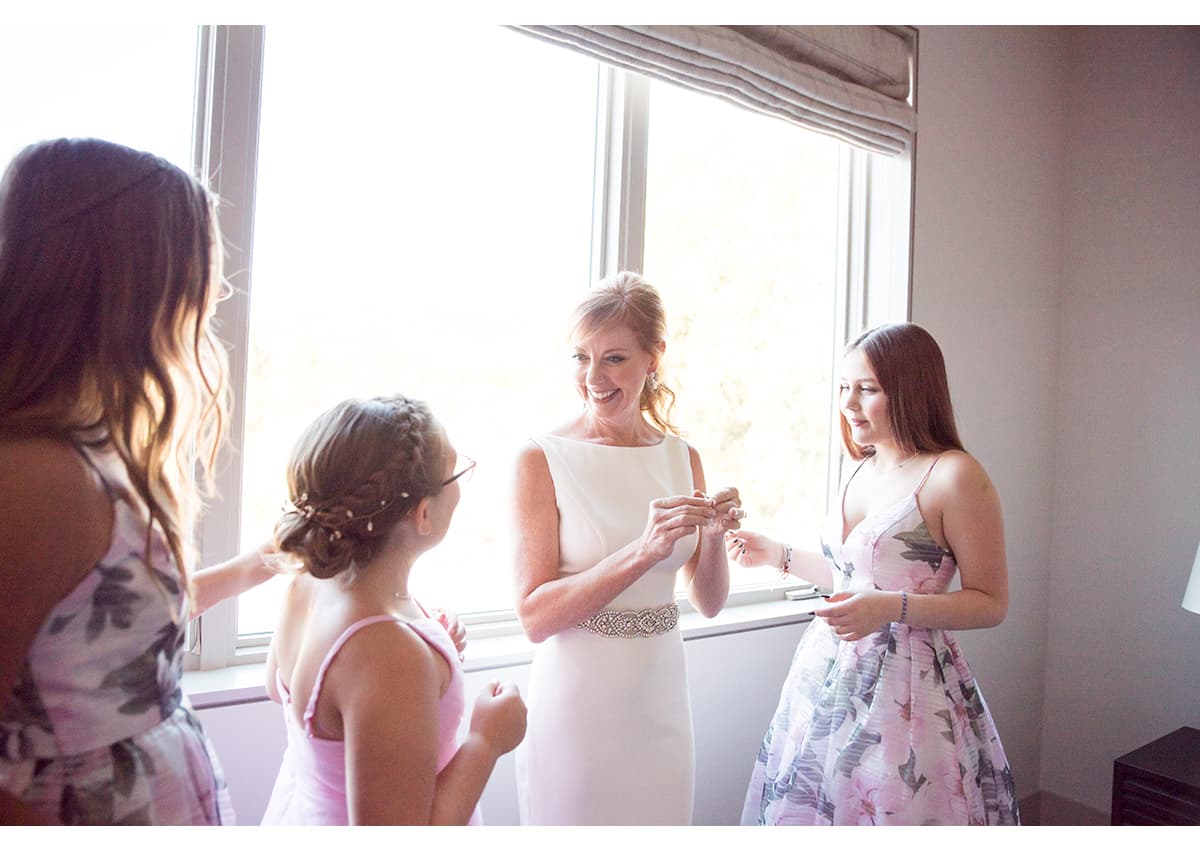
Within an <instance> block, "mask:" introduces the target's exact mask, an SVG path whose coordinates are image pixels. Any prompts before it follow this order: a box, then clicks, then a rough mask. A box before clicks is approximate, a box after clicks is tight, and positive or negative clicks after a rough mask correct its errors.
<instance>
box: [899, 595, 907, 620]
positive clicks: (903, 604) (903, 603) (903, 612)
mask: <svg viewBox="0 0 1200 851" xmlns="http://www.w3.org/2000/svg"><path fill="white" fill-rule="evenodd" d="M907 618H908V592H907V591H901V592H900V623H904V621H905V620H906V619H907Z"/></svg>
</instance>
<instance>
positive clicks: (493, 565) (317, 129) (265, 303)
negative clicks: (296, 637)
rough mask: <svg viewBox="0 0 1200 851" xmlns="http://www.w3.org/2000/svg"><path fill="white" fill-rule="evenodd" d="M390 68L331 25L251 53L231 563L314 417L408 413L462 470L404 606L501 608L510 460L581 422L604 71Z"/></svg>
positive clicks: (274, 585)
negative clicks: (254, 90)
mask: <svg viewBox="0 0 1200 851" xmlns="http://www.w3.org/2000/svg"><path fill="white" fill-rule="evenodd" d="M318 42H320V43H321V44H322V45H323V47H322V55H323V56H324V57H325V60H326V61H324V62H321V63H313V62H312V61H311V51H312V45H313V44H315V43H318ZM393 47H394V34H393V33H392V32H391V31H390V30H388V29H387V28H381V29H379V30H377V31H374V32H371V31H364V30H363V29H362V28H359V27H355V28H353V29H340V28H339V27H338V25H336V24H334V23H333V22H330V21H328V20H321V21H319V22H316V23H313V24H310V25H302V24H295V25H292V24H289V25H286V26H281V27H275V26H272V27H270V28H269V30H268V32H267V39H266V44H265V50H264V60H265V61H264V69H263V95H262V124H261V131H260V138H261V141H260V147H259V169H258V191H257V195H256V197H257V203H256V212H255V224H256V226H255V238H254V279H253V283H252V285H251V291H250V292H251V298H250V331H249V344H250V362H249V374H248V376H247V380H246V391H245V400H244V402H242V405H243V406H244V410H245V418H246V420H245V421H246V426H245V442H244V446H245V449H244V452H243V457H242V470H243V473H242V494H243V497H242V511H241V517H242V524H241V527H242V529H241V541H242V545H243V547H249V546H253V545H255V544H256V543H258V542H259V541H261V540H263V539H264V538H266V537H268V536H269V535H270V533H271V529H272V526H273V524H274V522H275V520H276V518H277V517H278V516H279V509H280V505H281V504H282V503H283V501H284V499H285V498H286V496H287V493H286V490H285V478H284V471H285V469H286V462H287V458H288V455H289V453H290V451H291V447H292V444H293V442H294V441H295V439H296V438H297V437H298V436H299V434H300V432H301V430H302V429H303V428H304V427H305V426H306V425H308V423H309V422H310V421H311V420H312V419H313V418H314V417H316V416H317V415H318V414H319V413H321V412H322V411H324V410H326V409H327V408H329V407H331V406H333V405H334V404H336V403H338V402H340V401H342V400H343V399H345V398H347V397H351V396H376V395H382V394H388V393H396V392H399V393H403V394H405V395H408V396H412V397H415V398H418V399H422V400H424V401H426V402H428V403H429V405H430V407H431V408H432V409H433V411H434V413H435V414H436V415H437V416H438V418H439V419H440V420H441V421H442V423H443V424H444V425H445V426H446V428H447V430H448V433H449V436H450V438H451V440H452V441H453V442H454V444H455V446H456V447H457V448H458V450H459V451H460V452H462V453H464V454H466V455H469V456H470V457H472V458H474V459H476V460H477V461H478V468H477V469H476V471H475V475H474V476H473V477H472V480H471V482H470V484H469V485H468V486H467V487H466V489H465V490H464V494H463V496H464V498H463V500H462V502H461V503H460V507H459V509H458V511H457V512H456V514H455V518H454V524H453V526H452V527H451V533H450V534H449V535H448V536H447V538H446V540H445V541H443V542H442V543H441V544H439V545H438V546H437V547H436V548H434V549H433V550H431V551H430V552H428V553H426V554H425V555H424V556H422V559H421V564H420V566H419V567H418V569H417V570H416V571H414V574H413V579H412V583H413V586H414V589H415V591H416V592H417V593H418V595H419V596H420V597H421V598H422V599H424V600H430V601H432V600H449V599H452V600H453V601H454V608H456V609H457V610H459V611H478V610H482V609H495V608H507V607H509V606H510V605H511V604H510V603H509V602H508V601H509V600H510V599H511V594H510V590H509V588H510V584H511V583H510V576H509V570H508V568H507V564H506V561H505V559H506V557H507V554H508V552H509V547H508V545H507V543H506V538H505V535H506V531H507V526H506V521H507V518H508V515H507V512H506V506H507V505H508V504H509V498H508V489H509V478H510V476H511V472H512V463H511V457H512V455H513V453H514V451H515V450H516V448H517V447H518V446H519V445H520V444H521V442H522V441H523V440H524V439H525V438H527V437H528V436H529V434H530V429H536V428H538V427H545V426H547V425H548V424H551V423H555V422H559V421H562V420H565V419H566V418H568V417H569V416H570V415H571V412H572V411H573V410H574V407H573V406H574V405H575V401H574V390H573V388H572V387H571V385H569V384H568V383H567V382H566V380H565V378H566V375H567V374H568V368H569V366H570V364H569V362H568V360H567V358H566V357H565V355H563V354H562V351H561V346H560V345H559V339H560V337H561V336H562V331H563V329H564V327H565V311H564V304H565V303H567V301H568V300H569V299H570V298H571V296H572V295H573V294H575V293H578V292H582V291H583V290H584V289H585V288H586V286H587V278H588V274H589V267H588V258H589V249H590V242H591V204H592V181H593V148H594V144H595V122H596V109H595V101H596V80H597V72H598V65H597V63H596V62H595V61H592V60H588V59H585V58H582V57H579V56H576V55H574V54H570V53H567V52H565V51H562V50H557V49H555V48H553V47H551V46H549V45H543V44H540V43H537V42H534V41H533V40H532V39H529V38H527V37H525V36H523V35H520V34H518V33H514V32H510V31H508V30H505V29H502V28H498V27H476V28H466V29H464V30H461V31H460V32H459V33H458V34H457V35H456V50H460V51H462V52H463V53H464V54H466V55H470V56H471V57H472V64H471V65H470V66H469V67H459V68H456V67H455V66H454V65H453V64H451V65H447V63H445V62H444V61H443V57H442V55H441V47H440V46H439V45H438V44H436V43H434V42H432V41H430V42H422V41H421V40H420V39H415V40H412V41H411V42H410V43H409V44H407V46H406V48H405V50H403V51H396V50H394V49H393ZM481 67H486V68H488V69H489V71H488V73H486V74H484V75H480V74H479V73H478V69H479V68H481ZM433 68H438V69H439V70H438V71H437V73H436V74H430V69H433ZM547 104H553V105H554V108H553V109H547V108H546V105H547ZM297 211H299V214H297ZM560 366H561V368H559V367H560ZM285 581H286V580H284V579H282V578H280V579H275V580H272V581H271V582H269V583H267V584H266V585H264V586H261V587H260V588H258V589H255V590H254V591H252V592H250V593H248V594H245V595H243V596H242V598H241V599H240V600H239V615H238V632H239V634H241V635H243V636H245V635H252V634H254V633H268V632H270V630H271V629H272V628H273V625H274V622H275V618H276V614H277V610H278V605H279V595H280V592H281V591H282V588H283V583H284V582H285Z"/></svg>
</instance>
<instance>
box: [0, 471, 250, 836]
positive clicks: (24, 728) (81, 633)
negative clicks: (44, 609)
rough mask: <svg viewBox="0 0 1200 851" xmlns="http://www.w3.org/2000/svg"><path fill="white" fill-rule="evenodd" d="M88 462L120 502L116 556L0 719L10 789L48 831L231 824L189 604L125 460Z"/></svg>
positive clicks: (53, 620)
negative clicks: (199, 702)
mask: <svg viewBox="0 0 1200 851" xmlns="http://www.w3.org/2000/svg"><path fill="white" fill-rule="evenodd" d="M81 452H82V454H83V455H84V457H85V458H86V459H87V460H88V462H89V463H90V464H91V465H92V466H93V467H94V468H95V469H96V471H97V472H98V473H99V475H100V477H101V478H102V479H103V481H104V485H105V488H106V489H107V490H108V492H109V495H110V497H111V498H112V501H113V532H112V540H111V543H110V545H109V549H108V552H107V553H105V555H104V556H103V557H102V558H101V560H100V562H99V563H98V564H96V566H95V567H94V568H92V570H90V571H89V572H88V573H87V575H86V576H85V577H84V578H83V579H82V580H81V581H80V583H79V584H78V585H77V586H76V587H75V588H73V589H72V590H71V591H70V592H69V593H68V594H67V595H66V596H65V597H64V598H63V599H62V600H60V601H59V603H58V604H57V605H56V606H55V607H54V609H53V610H52V611H51V612H50V615H49V617H48V618H47V619H46V621H45V622H44V623H43V624H42V627H41V629H40V630H39V632H38V634H37V636H36V637H35V639H34V642H33V645H32V646H31V647H30V650H29V654H28V656H27V657H26V660H25V665H24V667H23V669H22V671H21V673H20V674H19V675H18V678H17V682H16V684H15V686H14V688H13V693H12V695H11V697H10V698H9V700H8V702H7V703H6V704H5V705H4V706H3V707H0V789H4V790H5V791H7V792H8V793H9V794H11V795H14V796H15V797H17V798H19V799H20V800H22V801H23V802H24V803H25V804H27V805H28V806H30V807H32V808H33V810H34V811H35V812H36V813H37V814H38V815H39V817H40V818H42V819H43V820H45V821H46V822H48V823H51V824H72V825H80V824H130V825H131V824H221V823H231V822H232V821H233V809H232V806H231V805H230V801H229V793H228V790H227V788H226V786H225V781H224V779H223V777H222V775H221V771H220V768H219V764H218V762H217V758H216V755H215V753H214V752H213V750H212V746H211V744H210V743H209V741H208V739H207V738H206V737H205V735H204V732H203V730H202V729H201V728H200V722H199V721H198V720H197V718H196V716H195V714H194V713H193V712H192V709H191V707H190V706H189V705H188V702H187V699H186V698H185V697H184V695H183V691H182V689H181V687H180V678H181V675H182V673H183V639H184V628H185V626H186V623H187V598H186V595H185V593H184V589H183V586H182V580H181V576H180V573H179V570H178V568H177V566H176V563H175V560H174V558H173V557H172V556H171V554H170V551H169V549H168V548H167V546H166V544H165V540H164V539H163V537H162V536H161V535H160V534H158V533H157V531H156V532H155V533H154V534H153V535H152V536H151V538H150V540H151V547H150V552H149V558H148V559H147V557H146V520H145V517H146V511H145V509H144V507H143V505H142V503H141V502H140V500H137V499H136V498H135V497H134V496H133V493H134V491H133V489H132V488H131V487H130V486H129V485H128V480H127V479H126V477H125V474H124V469H123V467H122V466H121V465H120V463H119V462H118V461H117V460H116V458H115V457H114V456H111V455H108V454H103V453H101V452H99V451H96V450H82V449H81Z"/></svg>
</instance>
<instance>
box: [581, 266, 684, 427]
mask: <svg viewBox="0 0 1200 851" xmlns="http://www.w3.org/2000/svg"><path fill="white" fill-rule="evenodd" d="M611 325H624V326H625V327H626V328H628V329H629V330H630V331H632V332H633V335H634V337H636V338H637V341H638V345H640V346H641V347H642V349H643V350H644V351H646V352H647V353H648V354H650V355H653V356H654V357H655V358H658V359H659V360H658V366H657V369H656V377H657V379H658V380H657V384H656V385H654V386H651V384H650V382H647V383H646V384H645V385H644V386H643V387H642V393H641V397H640V398H639V400H638V401H639V404H640V406H641V410H642V413H643V415H644V416H645V417H646V419H647V420H648V421H649V422H650V423H652V424H653V425H655V426H657V427H658V428H659V429H661V430H662V431H665V432H668V433H670V434H681V432H680V431H679V429H678V428H676V427H675V424H674V423H672V422H671V409H672V408H673V407H674V406H675V392H674V391H673V390H671V388H670V387H668V386H667V384H666V381H665V380H664V378H663V367H662V359H661V357H660V354H659V351H658V344H660V343H662V344H664V345H665V344H666V341H667V317H666V311H665V310H664V309H663V303H662V298H661V296H659V294H658V290H656V289H655V288H654V287H652V286H651V285H650V284H649V283H647V282H646V280H645V279H644V278H643V277H642V276H641V275H639V274H637V273H636V272H619V273H617V274H616V275H612V276H610V277H608V278H605V279H604V280H602V281H600V282H599V283H598V284H596V286H595V287H593V288H592V289H591V290H589V291H588V294H587V296H586V297H585V298H584V299H583V301H582V302H580V303H579V306H578V307H576V308H575V312H574V314H573V316H572V318H571V336H572V338H573V339H577V340H582V339H586V338H587V337H590V336H591V335H593V334H595V333H596V332H597V331H599V330H600V329H602V328H606V327H609V326H611Z"/></svg>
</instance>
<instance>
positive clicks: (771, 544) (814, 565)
mask: <svg viewBox="0 0 1200 851" xmlns="http://www.w3.org/2000/svg"><path fill="white" fill-rule="evenodd" d="M788 546H790V545H789V544H787V543H786V542H784V541H776V540H774V539H773V538H768V537H767V536H766V535H762V534H760V533H758V532H752V531H750V530H749V529H738V530H737V531H735V532H727V533H726V534H725V551H726V552H727V553H728V554H729V560H730V561H731V562H733V563H734V564H739V565H741V566H742V567H774V568H778V569H780V570H782V568H783V566H784V561H785V559H786V560H787V562H788V565H787V568H788V573H789V574H791V575H792V576H798V577H800V578H801V579H804V580H806V581H808V582H811V583H813V584H814V585H819V586H821V587H822V588H832V587H833V571H832V570H830V568H829V562H828V561H826V560H825V556H823V555H822V554H821V553H818V552H813V551H812V550H800V549H796V548H795V547H792V549H791V553H790V555H791V558H790V559H787V558H786V555H785V553H786V548H787V547H788Z"/></svg>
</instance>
